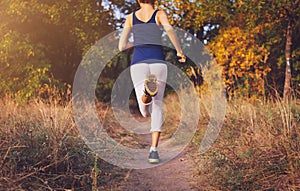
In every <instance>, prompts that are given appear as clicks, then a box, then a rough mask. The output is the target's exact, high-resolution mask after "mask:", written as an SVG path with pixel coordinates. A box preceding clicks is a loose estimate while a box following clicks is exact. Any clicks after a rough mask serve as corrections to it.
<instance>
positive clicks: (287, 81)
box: [283, 21, 292, 99]
mask: <svg viewBox="0 0 300 191" xmlns="http://www.w3.org/2000/svg"><path fill="white" fill-rule="evenodd" d="M291 49H292V23H291V21H289V22H288V27H287V32H286V42H285V59H286V66H285V80H284V89H283V99H288V97H289V95H290V93H291V80H292V70H291V63H292V58H291Z"/></svg>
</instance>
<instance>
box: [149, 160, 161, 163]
mask: <svg viewBox="0 0 300 191" xmlns="http://www.w3.org/2000/svg"><path fill="white" fill-rule="evenodd" d="M149 163H151V164H154V163H159V159H149Z"/></svg>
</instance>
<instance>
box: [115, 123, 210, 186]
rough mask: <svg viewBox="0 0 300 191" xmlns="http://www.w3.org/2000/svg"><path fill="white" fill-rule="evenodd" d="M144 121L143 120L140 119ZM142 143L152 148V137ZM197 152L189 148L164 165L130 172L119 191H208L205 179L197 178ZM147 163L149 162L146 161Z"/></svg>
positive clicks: (142, 137)
mask: <svg viewBox="0 0 300 191" xmlns="http://www.w3.org/2000/svg"><path fill="white" fill-rule="evenodd" d="M140 120H143V119H140ZM141 140H143V141H142V143H143V144H144V145H148V146H147V147H149V148H150V143H151V137H150V136H149V135H142V136H141ZM196 152H197V151H196V150H195V149H193V148H192V147H187V148H186V149H185V150H184V151H183V152H182V153H180V154H179V155H178V156H177V157H176V158H174V159H173V160H171V161H168V162H166V163H164V164H161V165H158V166H155V167H153V168H146V169H134V170H130V171H128V174H127V176H126V177H125V179H124V181H123V182H122V183H120V185H119V186H118V189H117V190H118V191H206V190H211V189H209V188H208V186H207V185H208V184H207V181H206V179H205V177H202V178H199V176H198V177H197V176H196V174H197V172H196V171H197V169H198V167H197V165H196V163H195V161H194V158H195V157H197V154H196ZM145 162H148V161H147V160H145Z"/></svg>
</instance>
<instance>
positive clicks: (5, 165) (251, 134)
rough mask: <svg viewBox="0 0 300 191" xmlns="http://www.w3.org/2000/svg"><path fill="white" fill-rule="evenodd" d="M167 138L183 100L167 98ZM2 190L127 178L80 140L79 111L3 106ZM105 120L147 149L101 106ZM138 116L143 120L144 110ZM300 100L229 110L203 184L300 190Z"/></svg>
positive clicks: (204, 111) (204, 107)
mask: <svg viewBox="0 0 300 191" xmlns="http://www.w3.org/2000/svg"><path fill="white" fill-rule="evenodd" d="M165 100H166V101H167V103H166V104H165V107H166V108H165V111H166V118H165V121H164V133H163V136H162V139H168V138H169V137H170V136H172V134H173V133H174V132H175V131H176V128H177V125H178V123H179V120H180V116H179V115H178V114H180V112H181V111H180V109H179V108H180V103H179V100H178V97H177V96H176V95H168V96H167V97H166V99H165ZM200 100H201V109H200V121H199V129H198V131H197V132H196V136H195V138H194V139H193V143H194V145H195V146H196V147H198V146H199V145H198V143H199V141H200V140H201V137H202V136H203V134H204V132H205V130H206V127H207V124H208V122H209V111H210V107H211V106H210V104H211V103H210V102H209V101H207V100H209V99H206V98H205V97H201V99H200ZM0 106H1V110H0V126H1V128H0V190H64V189H70V190H108V189H109V190H114V189H117V187H118V184H119V183H120V181H121V180H123V179H124V177H125V176H126V171H125V170H121V169H119V168H117V167H114V166H112V165H110V164H108V163H106V162H104V161H103V160H101V159H100V158H99V157H98V156H96V155H95V154H94V153H93V152H91V151H90V149H89V148H87V147H86V145H85V144H84V142H83V141H82V140H81V139H80V137H79V135H78V132H77V129H76V126H75V123H74V120H73V117H72V110H71V105H70V104H66V105H64V106H61V105H59V104H57V103H55V102H53V101H52V102H48V103H43V102H41V101H31V102H30V103H26V104H21V105H19V104H17V103H15V102H13V101H12V100H10V99H8V98H6V99H2V100H1V101H0ZM97 107H98V112H99V113H98V114H99V118H100V119H105V121H104V123H105V124H106V130H107V131H108V133H109V134H110V136H111V137H113V138H114V139H115V140H117V141H119V142H122V144H124V145H126V146H132V147H138V148H140V147H145V146H146V145H144V144H141V143H142V142H143V141H141V140H140V139H139V137H138V136H136V135H135V134H125V133H124V132H125V130H124V129H123V128H122V127H120V126H119V125H118V123H117V122H116V121H115V120H113V113H112V111H111V109H110V108H109V106H108V105H106V104H102V103H98V104H97ZM132 114H133V115H134V116H136V117H137V118H139V114H138V111H137V110H132ZM299 127H300V105H299V100H298V102H297V100H291V101H290V102H283V101H280V100H277V101H272V102H271V101H270V102H261V101H256V102H252V103H251V102H249V101H248V100H235V101H231V102H229V103H228V105H227V113H226V119H225V122H224V126H223V128H222V131H221V133H220V136H219V137H218V140H217V141H216V143H215V144H214V145H213V147H212V148H211V149H210V150H209V151H208V152H206V153H205V154H204V155H201V156H200V157H199V155H197V156H194V157H195V158H194V160H198V159H199V158H200V159H201V160H200V163H198V165H199V177H200V178H203V177H207V179H209V180H211V182H210V183H211V188H212V189H215V190H299V189H300V173H299V172H300V170H299V169H300V154H299V153H300V129H299Z"/></svg>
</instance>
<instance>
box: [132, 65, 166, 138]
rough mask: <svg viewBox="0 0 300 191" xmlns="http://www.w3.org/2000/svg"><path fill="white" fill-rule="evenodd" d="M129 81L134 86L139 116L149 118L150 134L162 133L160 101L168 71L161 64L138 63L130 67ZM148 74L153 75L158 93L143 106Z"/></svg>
mask: <svg viewBox="0 0 300 191" xmlns="http://www.w3.org/2000/svg"><path fill="white" fill-rule="evenodd" d="M130 73H131V79H132V82H133V85H134V89H135V94H136V97H137V101H138V105H139V109H140V112H141V114H142V115H143V116H144V117H146V116H149V115H150V116H151V129H150V132H154V131H158V132H161V131H162V121H163V120H162V103H163V102H162V101H163V97H164V91H165V87H166V81H167V74H168V69H167V65H166V64H163V63H150V64H147V63H138V64H134V65H132V66H130ZM148 74H155V75H156V77H157V81H158V93H157V95H156V96H155V97H153V99H152V102H151V103H149V104H144V103H143V102H142V96H143V94H144V82H145V79H146V76H147V75H148Z"/></svg>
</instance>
